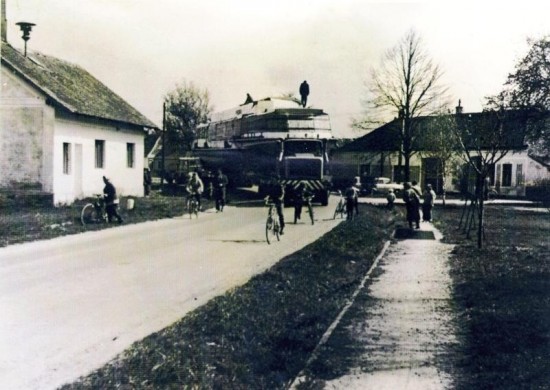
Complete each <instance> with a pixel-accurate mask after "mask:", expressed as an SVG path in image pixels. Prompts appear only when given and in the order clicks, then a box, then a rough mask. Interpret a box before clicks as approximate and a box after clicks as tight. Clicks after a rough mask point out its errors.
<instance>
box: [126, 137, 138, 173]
mask: <svg viewBox="0 0 550 390" xmlns="http://www.w3.org/2000/svg"><path fill="white" fill-rule="evenodd" d="M126 167H127V168H135V167H136V144H135V143H134V142H127V143H126Z"/></svg>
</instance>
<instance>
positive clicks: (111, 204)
mask: <svg viewBox="0 0 550 390" xmlns="http://www.w3.org/2000/svg"><path fill="white" fill-rule="evenodd" d="M103 182H104V183H105V187H103V198H104V199H105V211H106V212H107V220H108V221H109V223H111V222H112V221H113V218H116V219H117V221H118V223H122V222H124V221H123V220H122V217H121V216H120V215H119V214H118V202H119V201H118V196H117V193H116V188H115V186H114V185H113V183H111V180H109V178H107V177H105V176H103Z"/></svg>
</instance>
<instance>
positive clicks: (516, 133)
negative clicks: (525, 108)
mask: <svg viewBox="0 0 550 390" xmlns="http://www.w3.org/2000/svg"><path fill="white" fill-rule="evenodd" d="M526 119H527V118H526V115H525V113H524V112H522V111H506V110H499V111H493V110H491V111H484V112H483V113H481V114H479V115H475V116H473V115H467V114H460V115H456V126H454V131H455V135H456V139H457V140H458V142H459V145H460V149H461V151H462V156H463V158H464V160H465V162H466V163H467V164H468V165H469V167H470V168H471V169H472V170H473V171H474V172H475V187H474V191H473V204H474V205H475V207H476V210H477V219H478V221H477V222H478V224H477V225H478V226H477V228H478V231H477V245H478V248H482V247H483V238H484V237H483V231H484V223H485V221H484V200H485V192H486V190H487V185H488V183H487V180H486V179H487V178H488V177H489V175H490V174H492V172H493V169H494V167H495V165H496V163H497V162H499V161H500V160H502V159H503V158H504V157H505V156H506V155H507V154H508V152H509V151H510V150H511V149H514V148H515V146H517V145H518V143H521V144H522V143H523V138H524V134H525V124H526Z"/></svg>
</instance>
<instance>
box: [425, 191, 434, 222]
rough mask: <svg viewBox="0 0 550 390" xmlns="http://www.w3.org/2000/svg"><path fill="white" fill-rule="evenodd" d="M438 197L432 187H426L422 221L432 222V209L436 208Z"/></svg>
mask: <svg viewBox="0 0 550 390" xmlns="http://www.w3.org/2000/svg"><path fill="white" fill-rule="evenodd" d="M435 198H436V195H435V191H434V190H433V189H432V185H431V184H428V185H426V190H425V191H424V203H422V221H424V222H432V209H433V207H434V201H435Z"/></svg>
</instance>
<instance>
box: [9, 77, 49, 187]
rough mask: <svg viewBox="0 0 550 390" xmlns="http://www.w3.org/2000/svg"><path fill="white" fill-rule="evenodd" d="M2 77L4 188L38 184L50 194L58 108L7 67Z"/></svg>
mask: <svg viewBox="0 0 550 390" xmlns="http://www.w3.org/2000/svg"><path fill="white" fill-rule="evenodd" d="M1 76H2V77H1V80H2V82H1V94H0V126H1V127H0V154H1V156H2V158H1V159H0V186H1V187H13V186H27V187H33V188H34V187H36V186H37V185H38V186H40V189H42V190H43V191H46V192H50V191H51V189H52V186H51V183H52V180H51V165H50V164H49V161H51V153H52V148H51V147H50V145H51V139H52V134H53V126H54V123H53V118H54V109H53V107H51V106H48V105H47V104H46V97H45V96H44V95H43V94H42V93H40V92H38V91H36V90H35V89H33V88H31V87H30V86H29V85H28V84H27V83H25V82H23V81H22V80H20V79H19V78H18V77H17V76H15V75H14V74H13V73H12V72H9V71H8V70H7V69H5V68H4V67H2V70H1Z"/></svg>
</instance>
